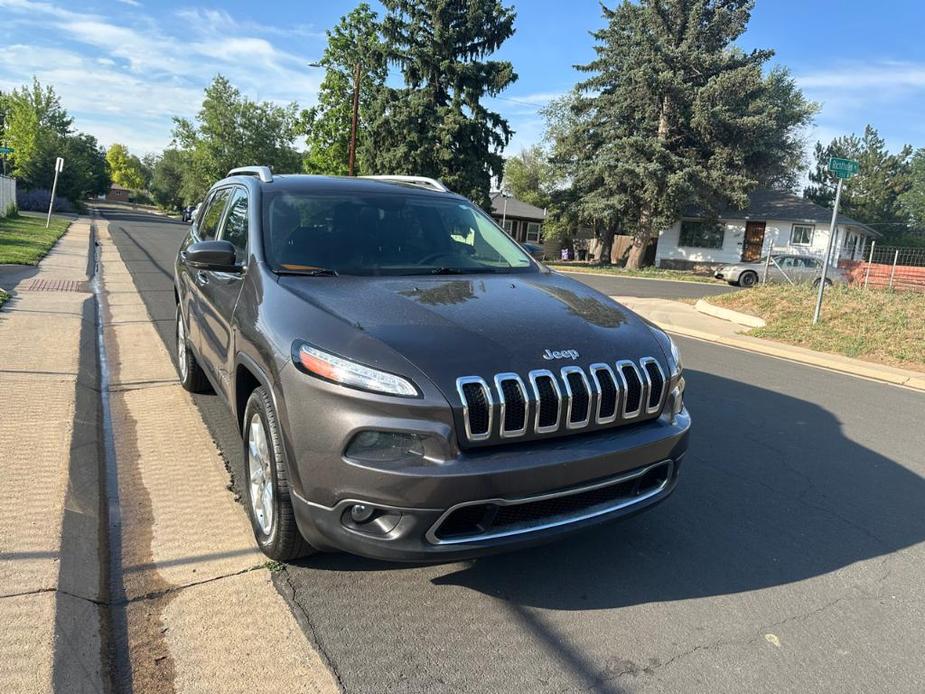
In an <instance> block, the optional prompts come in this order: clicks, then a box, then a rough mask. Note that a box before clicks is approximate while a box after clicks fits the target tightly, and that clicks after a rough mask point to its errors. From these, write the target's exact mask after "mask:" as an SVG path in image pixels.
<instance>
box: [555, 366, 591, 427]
mask: <svg viewBox="0 0 925 694" xmlns="http://www.w3.org/2000/svg"><path fill="white" fill-rule="evenodd" d="M562 381H563V382H564V383H565V396H566V398H568V406H567V408H566V411H567V415H566V426H567V427H568V428H569V429H578V428H580V427H586V426H588V422H589V421H590V419H591V386H590V385H589V384H588V377H587V376H585V372H584V371H582V370H581V369H580V368H579V367H577V366H564V367H562Z"/></svg>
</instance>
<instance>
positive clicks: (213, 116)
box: [173, 75, 301, 200]
mask: <svg viewBox="0 0 925 694" xmlns="http://www.w3.org/2000/svg"><path fill="white" fill-rule="evenodd" d="M298 124H299V117H298V106H297V105H296V104H295V103H292V104H289V105H288V106H278V105H276V104H273V103H271V102H268V101H263V102H259V103H258V102H255V101H251V100H250V99H248V98H247V97H244V96H242V95H241V92H240V91H238V89H236V88H235V87H234V86H233V85H232V84H231V83H230V82H229V81H228V80H227V79H226V78H224V77H222V76H221V75H218V76H217V77H216V78H215V79H214V80H212V83H211V84H210V85H209V86H208V87H206V90H205V95H204V98H203V101H202V107H201V108H200V109H199V113H198V114H197V118H196V121H195V122H194V121H190V120H188V119H186V118H174V130H173V137H174V143H175V146H177V147H179V148H180V149H181V150H183V151H184V152H185V153H186V155H187V156H188V161H189V166H188V167H187V168H185V169H184V173H183V185H182V196H183V198H184V199H185V200H200V199H201V198H202V196H203V195H204V194H205V193H206V191H207V190H208V189H209V186H211V185H212V184H213V183H214V182H215V181H216V180H217V179H220V178H223V177H224V176H225V175H226V174H227V173H228V171H229V170H230V169H233V168H235V167H237V166H248V165H259V166H269V167H271V168H273V169H274V170H276V171H277V172H278V173H291V172H294V171H299V170H300V169H301V161H300V160H301V156H300V155H299V153H298V152H297V151H296V150H295V149H294V147H293V141H294V140H295V138H296V136H297V133H298Z"/></svg>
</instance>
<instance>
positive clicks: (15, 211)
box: [0, 202, 19, 218]
mask: <svg viewBox="0 0 925 694" xmlns="http://www.w3.org/2000/svg"><path fill="white" fill-rule="evenodd" d="M18 216H19V208H18V207H16V203H15V202H11V203H10V204H9V205H7V207H6V210H5V211H4V213H3V214H2V215H0V217H10V218H13V217H18Z"/></svg>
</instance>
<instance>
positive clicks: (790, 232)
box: [655, 189, 880, 270]
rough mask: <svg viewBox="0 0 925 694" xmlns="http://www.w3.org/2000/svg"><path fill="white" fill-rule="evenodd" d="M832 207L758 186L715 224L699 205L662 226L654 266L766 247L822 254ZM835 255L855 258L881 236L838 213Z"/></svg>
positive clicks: (699, 262)
mask: <svg viewBox="0 0 925 694" xmlns="http://www.w3.org/2000/svg"><path fill="white" fill-rule="evenodd" d="M831 222H832V211H831V210H828V209H826V208H824V207H822V206H820V205H817V204H815V203H814V202H811V201H809V200H806V199H805V198H801V197H799V196H796V195H791V194H789V193H779V192H777V191H773V190H767V189H758V190H755V191H754V192H753V193H752V194H751V195H750V196H749V204H748V208H747V209H745V210H724V211H723V212H721V213H720V218H719V225H714V224H710V223H709V222H707V221H705V220H704V218H703V214H702V212H699V211H698V210H694V209H691V210H687V211H686V213H685V215H684V217H683V218H682V219H681V220H680V221H679V222H677V223H676V224H674V225H673V226H671V227H669V228H668V229H665V230H663V231H661V232H660V233H659V235H658V246H657V248H656V251H655V264H656V265H657V266H658V267H664V268H675V269H685V270H687V269H693V270H697V269H704V270H705V269H707V268H714V267H717V266H720V265H724V264H727V263H734V262H739V261H754V260H758V259H759V258H760V257H761V256H762V255H764V253H766V252H767V251H768V249H769V248H773V250H774V251H777V252H786V253H806V254H808V255H814V256H822V255H825V248H826V244H827V243H828V241H829V226H830V224H831ZM835 226H836V233H837V236H836V243H835V245H834V246H833V248H834V249H837V252H836V251H833V257H834V258H836V259H837V258H839V257H842V258H848V259H853V260H858V259H860V257H861V254H862V253H863V252H864V245H865V242H866V241H867V240H868V239H870V238H875V239H876V238H879V236H880V234H879V233H878V232H877V231H875V230H873V229H871V228H870V227H868V226H866V225H864V224H862V223H861V222H858V221H855V220H853V219H851V218H850V217H846V216H845V215H839V216H838V223H837V224H836V225H835Z"/></svg>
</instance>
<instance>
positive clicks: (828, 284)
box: [813, 277, 832, 289]
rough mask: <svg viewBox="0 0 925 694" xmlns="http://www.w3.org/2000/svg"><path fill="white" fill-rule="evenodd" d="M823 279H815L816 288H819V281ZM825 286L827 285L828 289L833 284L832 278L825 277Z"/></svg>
mask: <svg viewBox="0 0 925 694" xmlns="http://www.w3.org/2000/svg"><path fill="white" fill-rule="evenodd" d="M821 279H822V278H821V277H817V278H816V279H814V280H813V287H814V288H816V289H819V281H820V280H821ZM825 286H826V289H828V288H829V287H831V286H832V280H830V279H829V278H828V277H826V278H825Z"/></svg>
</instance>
